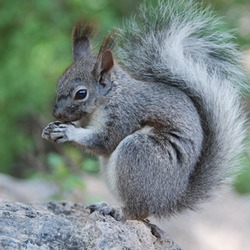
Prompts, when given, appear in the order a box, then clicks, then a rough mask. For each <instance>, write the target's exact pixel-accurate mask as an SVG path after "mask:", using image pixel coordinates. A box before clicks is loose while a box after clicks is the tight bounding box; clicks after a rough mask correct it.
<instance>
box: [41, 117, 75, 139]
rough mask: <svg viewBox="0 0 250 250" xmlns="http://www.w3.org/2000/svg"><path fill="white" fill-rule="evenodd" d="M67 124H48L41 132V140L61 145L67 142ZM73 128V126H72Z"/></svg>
mask: <svg viewBox="0 0 250 250" xmlns="http://www.w3.org/2000/svg"><path fill="white" fill-rule="evenodd" d="M68 126H70V125H68V124H63V123H61V122H58V121H56V122H50V123H49V124H48V125H47V126H46V127H45V128H44V129H43V132H42V135H41V136H42V138H44V139H46V140H48V141H52V142H56V143H63V142H67V141H68V136H67V133H66V132H67V128H68ZM72 126H73V125H72Z"/></svg>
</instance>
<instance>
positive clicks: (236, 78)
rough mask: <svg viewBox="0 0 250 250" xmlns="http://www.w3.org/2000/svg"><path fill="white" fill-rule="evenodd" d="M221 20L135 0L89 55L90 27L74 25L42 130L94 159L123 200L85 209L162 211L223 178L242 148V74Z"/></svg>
mask: <svg viewBox="0 0 250 250" xmlns="http://www.w3.org/2000/svg"><path fill="white" fill-rule="evenodd" d="M222 24H223V22H222V21H221V20H220V18H218V17H217V16H216V15H214V12H213V11H212V10H211V9H210V8H209V7H203V6H202V4H200V3H196V2H194V1H185V0H180V1H175V0H166V1H158V4H157V6H154V7H152V6H151V4H149V3H148V4H147V3H144V4H142V6H141V7H140V10H139V11H138V14H137V16H136V17H133V18H131V20H129V21H127V22H126V23H125V24H124V25H123V26H122V27H119V28H117V29H116V31H115V32H114V33H111V35H109V36H108V37H106V39H104V41H103V44H102V46H101V48H100V50H99V53H97V54H95V53H94V52H92V50H91V46H90V39H91V38H92V36H93V29H92V27H91V25H89V24H85V25H84V24H83V23H81V22H78V23H77V24H76V25H75V26H74V28H73V32H72V40H73V58H74V62H73V64H72V65H71V66H70V67H69V68H68V69H67V70H66V71H65V72H64V73H63V75H62V76H61V78H60V80H59V82H58V87H57V96H56V103H55V106H54V111H53V115H54V117H55V118H56V119H57V120H59V121H56V122H51V123H49V124H48V125H47V127H45V128H44V130H43V133H42V137H43V138H45V139H47V140H50V141H52V142H56V143H64V142H73V143H75V144H77V145H80V146H81V147H82V148H83V149H84V150H86V151H90V152H92V153H94V154H96V155H98V156H99V159H100V165H101V171H102V173H103V176H104V178H105V180H106V182H107V184H108V186H109V188H110V189H111V191H112V192H113V193H114V194H115V195H116V196H117V197H118V198H119V200H120V201H121V202H122V207H121V208H117V207H113V206H111V205H109V204H107V203H105V202H103V203H98V204H93V205H91V206H90V207H89V208H90V210H91V212H93V211H95V210H97V211H100V212H102V213H103V214H111V215H112V216H113V217H114V218H115V219H117V220H121V219H139V220H143V219H145V218H147V217H148V216H151V215H153V216H156V217H168V216H171V215H174V214H176V213H177V212H181V211H183V210H184V209H187V208H188V209H195V208H196V207H197V204H199V203H200V202H202V201H204V200H207V199H209V198H211V197H213V194H214V191H217V189H219V188H220V187H222V186H224V185H225V184H227V183H228V182H229V180H230V179H231V176H232V173H233V172H235V169H236V168H237V167H236V165H237V161H236V159H237V156H238V155H239V154H240V153H241V152H242V149H243V139H244V135H245V129H244V124H245V115H244V112H243V109H242V107H241V103H240V88H241V86H242V85H244V82H245V76H244V73H243V71H242V69H241V67H240V53H239V52H238V51H237V46H236V45H235V44H234V43H233V42H232V37H233V36H232V35H231V33H230V32H228V31H225V30H223V29H222V28H221V27H222V26H223V25H222ZM114 57H115V58H116V59H115V58H114Z"/></svg>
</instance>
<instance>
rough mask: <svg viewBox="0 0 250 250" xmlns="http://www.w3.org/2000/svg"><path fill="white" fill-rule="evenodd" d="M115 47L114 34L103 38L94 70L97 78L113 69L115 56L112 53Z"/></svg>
mask: <svg viewBox="0 0 250 250" xmlns="http://www.w3.org/2000/svg"><path fill="white" fill-rule="evenodd" d="M113 47H114V37H113V34H110V35H109V36H107V37H106V38H105V39H104V40H103V42H102V46H101V48H100V51H99V53H98V56H97V59H96V64H95V67H94V71H93V72H94V75H95V76H96V77H97V78H100V76H101V75H102V74H104V73H109V72H110V71H111V70H112V68H113V66H114V58H113V55H112V48H113Z"/></svg>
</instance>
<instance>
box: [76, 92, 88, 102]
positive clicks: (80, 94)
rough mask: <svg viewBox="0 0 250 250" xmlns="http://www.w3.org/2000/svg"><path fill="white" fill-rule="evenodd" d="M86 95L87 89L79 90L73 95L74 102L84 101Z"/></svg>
mask: <svg viewBox="0 0 250 250" xmlns="http://www.w3.org/2000/svg"><path fill="white" fill-rule="evenodd" d="M87 95H88V91H87V89H79V90H78V91H77V92H76V94H75V100H79V101H80V100H84V99H85V98H86V97H87Z"/></svg>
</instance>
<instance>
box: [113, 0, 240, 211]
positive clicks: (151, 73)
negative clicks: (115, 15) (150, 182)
mask: <svg viewBox="0 0 250 250" xmlns="http://www.w3.org/2000/svg"><path fill="white" fill-rule="evenodd" d="M223 26H224V24H223V22H222V21H221V20H220V19H219V18H218V17H216V16H215V15H214V13H213V11H212V10H211V9H210V8H204V7H203V6H201V4H199V3H196V2H194V1H187V0H186V1H185V0H180V1H175V0H166V1H159V2H158V5H157V7H156V8H153V7H152V6H151V5H148V6H146V7H145V5H143V7H142V8H141V11H140V15H139V16H137V17H135V18H133V19H132V20H131V21H130V22H127V23H126V25H125V27H124V28H120V29H119V30H118V33H119V36H120V41H121V42H120V43H119V44H118V49H117V55H118V58H119V60H120V62H121V63H122V64H123V66H124V67H125V68H126V70H127V71H128V72H129V73H130V74H131V75H133V76H134V77H135V78H136V79H139V80H143V81H152V82H163V83H165V84H168V85H172V86H175V87H177V88H179V89H181V90H182V91H184V92H185V93H187V94H188V95H189V97H190V98H191V99H192V100H193V102H194V104H195V106H196V108H197V110H198V112H199V114H200V117H201V121H202V127H203V131H204V136H205V139H204V148H203V152H202V157H201V160H200V162H199V164H198V165H197V166H196V170H195V171H194V173H193V174H192V177H191V182H192V184H191V185H190V188H189V190H188V191H187V194H188V195H187V198H186V199H185V200H186V203H187V204H186V206H188V203H189V202H190V198H191V199H192V201H198V200H200V199H202V197H203V198H204V197H206V196H209V194H208V193H207V190H208V189H210V187H211V189H214V188H216V187H218V186H221V184H224V183H225V182H227V180H228V178H227V177H229V176H231V173H232V172H234V170H235V169H236V167H235V161H234V159H236V157H237V156H238V155H239V154H240V153H241V152H242V148H243V147H242V145H243V139H244V136H245V132H244V123H245V116H244V115H243V112H242V108H241V106H240V93H239V92H240V87H241V86H242V85H243V84H244V80H245V79H244V73H243V72H242V70H241V67H240V59H239V53H238V51H237V49H236V46H235V44H234V43H233V42H232V38H233V37H232V35H231V34H230V33H229V32H225V31H224V29H223Z"/></svg>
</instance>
